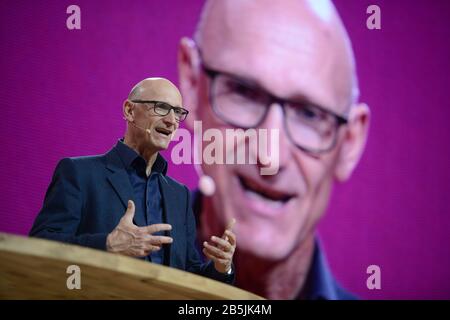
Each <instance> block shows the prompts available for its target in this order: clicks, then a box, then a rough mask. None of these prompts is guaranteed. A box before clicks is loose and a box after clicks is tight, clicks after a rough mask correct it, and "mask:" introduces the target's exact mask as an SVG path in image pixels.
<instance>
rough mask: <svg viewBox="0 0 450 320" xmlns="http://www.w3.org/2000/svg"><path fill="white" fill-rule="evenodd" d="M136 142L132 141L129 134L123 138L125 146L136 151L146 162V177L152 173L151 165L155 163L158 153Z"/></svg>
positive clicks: (135, 140) (136, 140)
mask: <svg viewBox="0 0 450 320" xmlns="http://www.w3.org/2000/svg"><path fill="white" fill-rule="evenodd" d="M138 141H139V140H138V139H133V137H132V136H131V134H130V133H129V132H127V133H126V134H125V138H124V139H123V142H124V143H125V144H126V145H127V146H129V147H130V148H131V149H133V150H134V151H136V152H137V153H138V154H139V155H140V156H141V157H142V158H144V160H145V161H146V162H147V168H146V170H145V171H146V173H147V176H148V175H149V174H150V172H151V171H152V167H153V164H154V163H155V160H156V157H157V156H158V151H156V150H152V149H150V148H148V147H147V146H145V145H143V144H142V143H138Z"/></svg>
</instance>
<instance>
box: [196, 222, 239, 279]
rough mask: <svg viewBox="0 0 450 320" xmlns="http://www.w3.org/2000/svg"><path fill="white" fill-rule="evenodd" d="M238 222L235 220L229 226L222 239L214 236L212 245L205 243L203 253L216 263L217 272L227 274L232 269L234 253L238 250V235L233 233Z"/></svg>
mask: <svg viewBox="0 0 450 320" xmlns="http://www.w3.org/2000/svg"><path fill="white" fill-rule="evenodd" d="M235 223H236V220H235V219H233V220H231V222H230V223H229V224H228V226H227V228H226V229H225V232H224V233H223V235H222V237H221V238H219V237H216V236H212V237H211V241H213V242H214V244H210V243H208V242H207V241H205V242H203V247H204V248H203V253H204V254H205V256H207V257H208V258H210V259H211V260H212V261H213V262H214V268H216V270H217V271H219V272H222V273H226V272H228V271H229V270H230V269H231V264H232V262H233V255H234V251H235V250H236V235H235V234H234V233H233V231H231V229H232V228H233V226H234V224H235Z"/></svg>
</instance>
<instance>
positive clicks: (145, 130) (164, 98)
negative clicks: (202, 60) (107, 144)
mask: <svg viewBox="0 0 450 320" xmlns="http://www.w3.org/2000/svg"><path fill="white" fill-rule="evenodd" d="M181 105H182V99H181V94H180V92H179V91H178V89H177V87H176V86H175V85H174V84H173V83H172V82H170V81H169V80H167V79H163V78H147V79H144V80H142V81H141V82H139V83H138V84H136V85H135V86H134V88H133V89H132V90H131V92H130V94H129V95H128V99H127V100H125V102H124V104H123V114H124V117H125V119H126V120H127V121H128V127H127V135H128V136H129V137H130V138H131V139H132V140H133V142H134V143H136V144H137V145H138V146H139V147H140V148H141V147H144V148H145V149H149V150H151V151H153V152H158V151H160V150H164V149H167V147H168V145H169V142H170V141H171V139H172V137H173V136H174V134H175V131H176V130H177V129H178V126H179V122H180V121H183V120H184V117H185V115H184V112H185V111H183V110H184V109H182V108H181ZM171 107H175V108H171Z"/></svg>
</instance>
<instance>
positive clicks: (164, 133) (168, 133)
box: [155, 128, 172, 136]
mask: <svg viewBox="0 0 450 320" xmlns="http://www.w3.org/2000/svg"><path fill="white" fill-rule="evenodd" d="M155 131H156V132H158V133H160V134H162V135H165V136H170V135H171V134H172V131H170V130H168V129H165V128H155Z"/></svg>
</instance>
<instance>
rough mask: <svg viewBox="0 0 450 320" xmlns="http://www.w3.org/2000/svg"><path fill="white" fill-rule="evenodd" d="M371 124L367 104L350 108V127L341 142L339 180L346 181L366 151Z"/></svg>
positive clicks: (336, 173) (337, 172) (338, 163)
mask: <svg viewBox="0 0 450 320" xmlns="http://www.w3.org/2000/svg"><path fill="white" fill-rule="evenodd" d="M369 124H370V110H369V107H368V106H367V105H366V104H358V105H356V106H353V107H352V108H351V109H350V114H349V121H348V124H347V127H348V129H347V130H346V132H345V136H344V140H343V141H342V143H341V148H340V151H339V155H338V159H337V165H336V168H335V172H334V175H335V178H336V180H338V181H341V182H342V181H346V180H347V179H348V178H350V176H351V174H352V172H353V170H354V169H355V167H356V165H357V164H358V162H359V159H360V158H361V155H362V153H363V151H364V148H365V145H366V141H367V135H368V132H369Z"/></svg>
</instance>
